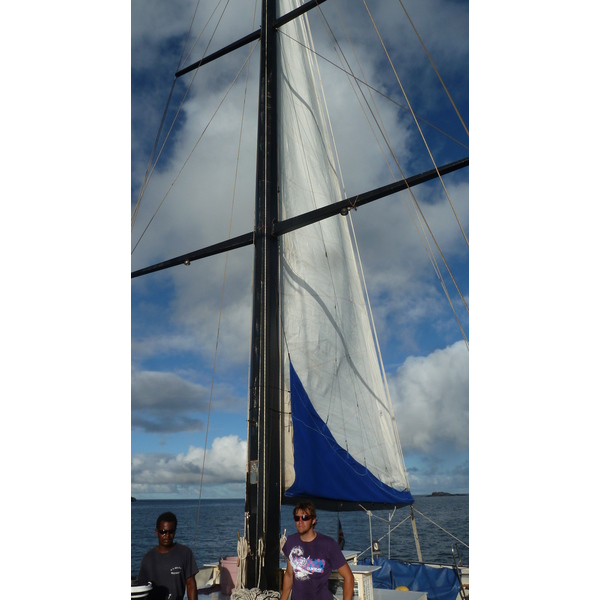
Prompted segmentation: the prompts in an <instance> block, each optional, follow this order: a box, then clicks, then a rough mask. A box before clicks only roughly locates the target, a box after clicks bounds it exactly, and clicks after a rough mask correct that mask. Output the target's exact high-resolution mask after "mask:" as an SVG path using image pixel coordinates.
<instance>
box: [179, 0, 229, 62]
mask: <svg viewBox="0 0 600 600" xmlns="http://www.w3.org/2000/svg"><path fill="white" fill-rule="evenodd" d="M222 1H223V0H219V2H218V3H217V5H216V6H215V8H214V10H213V11H212V13H211V14H210V17H208V20H207V21H206V24H205V25H204V27H203V28H202V31H200V33H199V34H198V36H197V37H196V41H195V42H194V43H193V44H192V47H191V48H190V50H189V52H188V53H187V56H186V57H185V59H184V60H180V61H179V66H178V68H177V71H180V70H181V67H182V65H183V63H184V62H185V61H186V60H188V58H189V57H190V55H191V54H192V52H193V51H194V48H195V47H196V44H197V43H198V42H199V41H200V38H201V37H202V34H203V33H204V31H205V30H206V28H207V27H208V24H209V23H210V22H211V20H212V18H213V17H214V15H215V13H216V12H217V8H219V6H220V5H221V2H222ZM199 4H200V0H198V3H197V4H196V10H195V11H194V16H193V17H192V23H193V22H194V20H195V19H196V13H197V12H198V6H199ZM227 6H229V0H227V4H226V5H225V8H224V9H223V12H222V13H221V16H220V17H219V20H218V21H217V24H216V25H215V28H214V30H213V33H212V35H211V36H210V40H208V44H207V45H206V48H205V49H204V52H203V54H202V58H204V57H205V56H206V53H207V52H208V48H209V47H210V44H211V42H212V40H213V38H214V36H215V33H216V32H217V29H218V28H219V23H221V19H222V18H223V15H224V14H225V11H226V10H227ZM191 28H192V24H190V31H191ZM188 37H189V32H188ZM186 45H187V39H186ZM182 54H183V53H182Z"/></svg>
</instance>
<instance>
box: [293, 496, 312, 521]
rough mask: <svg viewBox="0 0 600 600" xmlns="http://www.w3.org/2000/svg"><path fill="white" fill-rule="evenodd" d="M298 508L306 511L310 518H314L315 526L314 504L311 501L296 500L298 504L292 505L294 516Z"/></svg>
mask: <svg viewBox="0 0 600 600" xmlns="http://www.w3.org/2000/svg"><path fill="white" fill-rule="evenodd" d="M299 510H301V511H303V512H305V513H308V514H309V515H310V518H311V519H315V524H314V527H316V526H317V521H316V519H317V511H316V509H315V505H314V504H313V503H312V502H298V504H296V506H295V507H294V513H293V514H294V516H296V513H297V512H298V511H299Z"/></svg>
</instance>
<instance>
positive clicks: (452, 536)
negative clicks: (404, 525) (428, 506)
mask: <svg viewBox="0 0 600 600" xmlns="http://www.w3.org/2000/svg"><path fill="white" fill-rule="evenodd" d="M412 508H413V510H414V511H415V512H416V513H419V514H420V515H421V516H422V517H423V518H424V519H427V520H428V521H429V522H430V523H433V524H434V525H435V526H436V527H438V528H439V529H441V530H442V531H443V532H444V533H447V534H448V535H449V536H450V537H451V538H454V539H455V540H456V541H457V542H460V543H461V544H462V545H463V546H465V548H468V547H469V545H468V544H465V543H464V542H463V541H462V540H459V539H458V538H457V537H456V536H455V535H452V534H451V533H450V532H449V531H446V530H445V529H444V528H443V527H441V526H440V525H438V524H437V523H436V522H435V521H432V520H431V519H430V518H429V517H426V516H425V515H424V514H423V513H422V512H420V511H418V510H417V509H416V508H415V507H414V506H413V507H412Z"/></svg>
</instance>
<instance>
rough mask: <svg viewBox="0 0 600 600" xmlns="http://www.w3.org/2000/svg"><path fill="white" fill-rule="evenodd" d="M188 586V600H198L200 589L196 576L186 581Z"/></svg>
mask: <svg viewBox="0 0 600 600" xmlns="http://www.w3.org/2000/svg"><path fill="white" fill-rule="evenodd" d="M185 584H186V586H187V597H188V600H198V588H197V587H196V576H195V575H192V576H191V577H188V578H187V579H186V580H185Z"/></svg>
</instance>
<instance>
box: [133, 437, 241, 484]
mask: <svg viewBox="0 0 600 600" xmlns="http://www.w3.org/2000/svg"><path fill="white" fill-rule="evenodd" d="M246 453H247V444H246V441H245V440H241V439H240V438H239V437H238V436H235V435H229V436H225V437H221V438H216V439H215V440H214V441H213V444H212V447H211V448H210V449H209V450H207V452H206V456H205V453H204V450H203V449H202V448H197V447H195V446H189V448H188V450H187V452H185V453H183V452H182V453H179V454H168V453H153V454H134V455H133V456H132V458H131V483H132V488H131V489H132V494H134V495H135V494H139V493H173V492H174V491H180V490H181V487H182V486H183V487H186V488H189V487H191V488H194V489H198V488H199V486H200V483H201V481H202V482H203V483H204V484H207V485H210V486H216V485H218V486H224V485H229V484H243V482H244V480H245V473H246ZM203 463H204V464H203ZM203 468H204V475H202V469H203Z"/></svg>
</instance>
